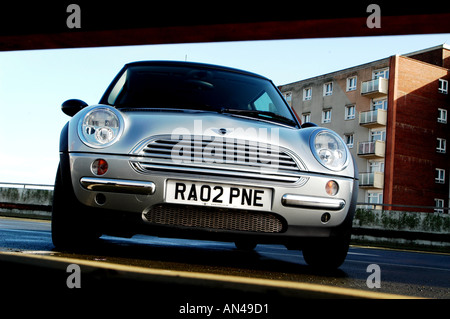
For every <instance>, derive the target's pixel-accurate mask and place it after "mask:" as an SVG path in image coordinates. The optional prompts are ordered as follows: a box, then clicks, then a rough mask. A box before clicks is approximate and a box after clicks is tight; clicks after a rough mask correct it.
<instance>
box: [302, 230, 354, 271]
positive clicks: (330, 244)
mask: <svg viewBox="0 0 450 319" xmlns="http://www.w3.org/2000/svg"><path fill="white" fill-rule="evenodd" d="M349 246H350V237H349V236H346V237H338V238H327V239H320V240H315V242H313V243H311V244H308V245H306V246H305V247H304V248H303V258H304V259H305V261H306V263H307V264H308V265H309V266H311V267H313V268H315V269H318V270H325V271H332V270H335V269H337V268H339V267H340V266H341V265H342V264H343V263H344V261H345V258H346V257H347V253H348V248H349Z"/></svg>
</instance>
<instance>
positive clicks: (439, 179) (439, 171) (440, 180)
mask: <svg viewBox="0 0 450 319" xmlns="http://www.w3.org/2000/svg"><path fill="white" fill-rule="evenodd" d="M434 181H435V182H436V184H445V169H443V168H436V176H435V178H434Z"/></svg>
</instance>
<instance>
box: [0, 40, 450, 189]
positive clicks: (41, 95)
mask: <svg viewBox="0 0 450 319" xmlns="http://www.w3.org/2000/svg"><path fill="white" fill-rule="evenodd" d="M442 43H450V34H435V35H419V36H414V35H409V36H389V37H355V38H333V39H301V40H273V41H248V42H222V43H201V44H170V45H148V46H130V47H107V48H89V49H60V50H36V51H15V52H0V183H1V182H14V183H38V184H53V182H54V177H55V173H56V169H57V166H58V160H59V159H58V145H59V134H60V131H61V129H62V127H63V126H64V124H65V123H66V122H67V121H68V120H69V117H67V116H66V115H64V114H63V113H62V112H61V110H60V106H61V103H62V102H64V101H65V100H67V99H70V98H79V99H82V100H84V101H86V102H87V103H88V104H95V103H97V102H98V101H99V99H100V97H101V95H102V94H103V92H104V90H105V89H106V87H107V86H108V85H109V83H110V82H111V80H112V79H113V77H114V76H115V75H116V74H117V72H118V71H119V70H120V69H121V68H122V66H123V65H124V64H125V63H128V62H132V61H140V60H181V61H184V60H187V61H194V62H204V63H212V64H219V65H225V66H229V67H235V68H239V69H244V70H247V71H251V72H255V73H259V74H261V75H264V76H266V77H268V78H270V79H272V80H273V82H274V83H275V84H276V85H281V84H286V83H290V82H294V81H298V80H302V79H305V78H309V77H313V76H316V75H321V74H325V73H329V72H333V71H337V70H340V69H344V68H347V67H351V66H354V65H358V64H363V63H367V62H371V61H374V60H378V59H382V58H385V57H388V56H391V55H395V54H405V53H409V52H413V51H417V50H421V49H424V48H428V47H432V46H436V45H440V44H442Z"/></svg>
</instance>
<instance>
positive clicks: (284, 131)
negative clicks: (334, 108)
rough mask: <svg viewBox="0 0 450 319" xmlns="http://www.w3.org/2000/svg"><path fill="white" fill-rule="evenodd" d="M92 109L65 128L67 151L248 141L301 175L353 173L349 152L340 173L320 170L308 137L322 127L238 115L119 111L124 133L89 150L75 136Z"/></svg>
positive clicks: (120, 152)
mask: <svg viewBox="0 0 450 319" xmlns="http://www.w3.org/2000/svg"><path fill="white" fill-rule="evenodd" d="M90 109H92V107H88V108H86V109H83V110H82V111H81V112H79V113H78V114H76V115H75V116H74V117H73V118H72V120H71V121H70V125H69V152H89V153H107V154H116V155H127V154H133V153H134V152H135V151H136V149H137V148H139V146H140V145H142V144H143V143H144V142H145V141H147V140H149V139H150V138H152V137H156V136H165V137H167V136H171V137H172V138H174V139H183V138H186V137H188V136H192V137H195V138H197V139H203V138H204V139H205V140H210V139H216V140H218V139H222V140H223V139H227V140H232V139H234V140H240V141H248V143H252V144H260V145H263V144H264V145H267V144H269V145H273V146H276V147H279V148H281V149H282V150H283V151H284V152H285V153H288V154H289V155H290V156H291V157H293V158H295V159H296V161H297V163H298V166H299V167H300V169H301V170H302V171H305V172H311V173H312V172H317V173H321V174H324V173H330V174H333V175H340V176H347V177H352V178H353V177H354V176H355V171H354V168H353V161H352V158H351V155H350V153H348V156H349V158H350V160H349V165H348V166H347V168H346V169H344V170H343V171H341V172H332V171H329V170H328V169H326V168H324V167H323V166H322V165H321V164H320V163H319V162H318V161H317V160H316V159H315V157H314V155H313V153H312V151H311V148H310V138H311V135H312V134H313V132H314V131H315V130H320V129H323V128H319V127H310V128H302V129H299V128H295V127H290V126H287V125H283V124H278V123H275V122H272V121H268V120H261V119H253V118H249V117H246V116H241V115H234V114H233V115H231V114H221V113H214V112H203V111H183V110H169V111H165V110H160V111H156V110H138V109H133V110H122V111H121V114H122V116H123V118H124V125H125V128H124V131H123V134H122V136H121V137H120V139H119V140H118V141H117V142H116V143H115V144H113V145H111V146H109V147H107V148H100V149H98V148H96V149H93V148H90V147H88V146H86V145H85V144H84V143H83V142H82V141H81V140H80V139H79V137H78V133H77V130H78V123H79V122H80V121H81V120H82V119H83V117H84V115H85V114H86V113H87V112H89V110H90Z"/></svg>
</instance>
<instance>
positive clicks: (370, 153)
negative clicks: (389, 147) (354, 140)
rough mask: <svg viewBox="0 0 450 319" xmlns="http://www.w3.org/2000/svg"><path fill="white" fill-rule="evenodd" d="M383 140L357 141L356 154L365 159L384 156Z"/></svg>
mask: <svg viewBox="0 0 450 319" xmlns="http://www.w3.org/2000/svg"><path fill="white" fill-rule="evenodd" d="M384 154H385V143H384V141H371V142H360V143H358V156H360V157H363V158H366V159H374V158H384Z"/></svg>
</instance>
